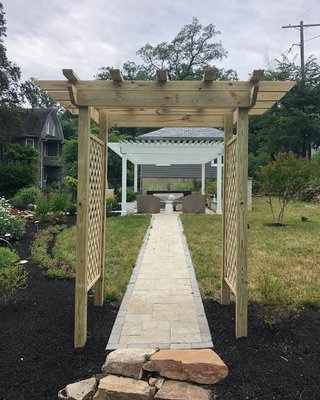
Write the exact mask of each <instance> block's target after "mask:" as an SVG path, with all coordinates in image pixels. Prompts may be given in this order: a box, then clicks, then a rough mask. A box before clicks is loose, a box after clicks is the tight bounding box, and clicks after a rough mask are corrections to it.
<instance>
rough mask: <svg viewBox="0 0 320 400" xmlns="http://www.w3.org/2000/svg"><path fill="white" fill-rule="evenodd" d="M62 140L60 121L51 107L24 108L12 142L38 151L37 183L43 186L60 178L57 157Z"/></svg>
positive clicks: (60, 168)
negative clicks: (19, 126) (18, 127)
mask: <svg viewBox="0 0 320 400" xmlns="http://www.w3.org/2000/svg"><path fill="white" fill-rule="evenodd" d="M63 140H64V137H63V131H62V126H61V123H60V121H59V119H58V116H57V112H56V111H55V109H53V108H42V109H28V110H25V114H24V116H23V120H22V123H21V128H20V129H17V132H15V133H14V134H13V137H12V142H13V143H17V144H19V145H21V146H31V147H33V148H34V149H36V150H38V151H39V153H40V158H39V172H38V185H39V187H40V188H43V187H45V186H46V185H47V184H50V183H52V182H54V181H60V180H61V179H62V167H61V166H59V165H58V159H59V156H60V155H61V152H62V142H63Z"/></svg>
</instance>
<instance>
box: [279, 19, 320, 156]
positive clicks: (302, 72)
mask: <svg viewBox="0 0 320 400" xmlns="http://www.w3.org/2000/svg"><path fill="white" fill-rule="evenodd" d="M311 26H320V24H304V23H303V21H300V24H299V25H286V26H283V27H282V29H287V28H299V29H300V44H299V45H298V46H300V66H301V68H300V69H301V84H302V87H304V83H305V77H306V75H305V70H304V36H303V30H304V28H309V27H311ZM306 147H307V148H303V149H302V151H303V154H304V155H306V154H307V155H308V158H309V160H310V159H311V144H310V143H309V144H307V146H306Z"/></svg>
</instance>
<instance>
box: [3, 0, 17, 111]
mask: <svg viewBox="0 0 320 400" xmlns="http://www.w3.org/2000/svg"><path fill="white" fill-rule="evenodd" d="M6 31H7V28H6V20H5V12H4V10H3V5H2V3H0V104H1V106H2V107H3V106H17V105H19V104H20V102H21V93H20V83H19V82H20V78H21V71H20V68H19V67H18V66H17V65H16V64H15V63H13V62H11V61H9V60H8V58H7V50H6V48H5V46H4V40H3V38H4V37H6V36H7V35H6Z"/></svg>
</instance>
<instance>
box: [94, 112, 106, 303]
mask: <svg viewBox="0 0 320 400" xmlns="http://www.w3.org/2000/svg"><path fill="white" fill-rule="evenodd" d="M99 138H100V139H101V140H102V141H103V142H104V146H103V159H104V164H103V171H102V181H103V185H102V210H103V211H102V215H103V217H102V220H103V221H102V234H101V238H100V239H101V262H100V278H99V279H98V280H97V282H96V283H95V285H94V305H95V306H102V305H103V295H104V263H105V239H106V215H107V210H106V189H107V167H108V118H107V114H106V113H104V112H100V113H99Z"/></svg>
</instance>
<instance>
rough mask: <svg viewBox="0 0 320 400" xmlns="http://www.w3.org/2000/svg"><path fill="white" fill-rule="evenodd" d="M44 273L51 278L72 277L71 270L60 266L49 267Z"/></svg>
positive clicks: (66, 278)
mask: <svg viewBox="0 0 320 400" xmlns="http://www.w3.org/2000/svg"><path fill="white" fill-rule="evenodd" d="M44 275H46V276H47V277H48V278H51V279H62V280H68V279H70V278H71V275H70V271H68V270H66V269H64V268H59V267H53V268H48V269H47V270H46V271H45V272H44Z"/></svg>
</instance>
